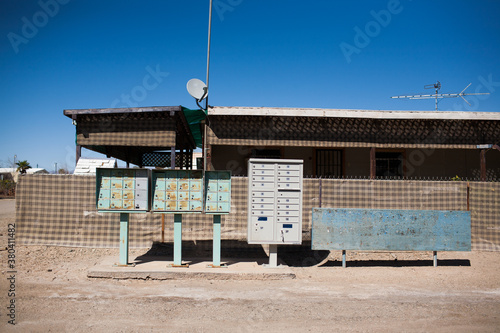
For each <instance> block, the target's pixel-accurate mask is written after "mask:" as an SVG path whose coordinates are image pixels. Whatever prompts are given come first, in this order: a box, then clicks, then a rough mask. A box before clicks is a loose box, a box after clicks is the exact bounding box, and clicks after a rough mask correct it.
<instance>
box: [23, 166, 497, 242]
mask: <svg viewBox="0 0 500 333" xmlns="http://www.w3.org/2000/svg"><path fill="white" fill-rule="evenodd" d="M231 201H232V202H231V203H232V205H231V213H230V214H229V215H223V217H222V239H224V240H243V241H244V240H246V234H247V178H246V177H233V179H232V193H231ZM499 203H500V183H493V182H469V183H467V182H455V181H449V182H444V181H408V180H339V179H317V178H314V179H304V190H303V230H304V234H303V240H305V241H307V240H310V230H311V218H312V215H311V214H312V213H311V212H312V208H313V207H323V208H329V207H331V208H373V209H423V210H428V209H432V210H467V208H468V207H469V208H470V210H471V216H472V249H473V250H488V251H500V205H499ZM212 219H213V217H212V216H211V215H205V214H184V215H183V239H184V240H210V239H212ZM16 221H17V232H18V233H17V240H18V243H19V244H24V245H56V246H75V247H118V246H119V214H118V213H99V212H97V211H96V209H95V177H94V176H73V175H25V176H23V177H20V179H19V183H18V185H17V191H16ZM163 235H164V236H163V239H162V218H161V215H160V214H153V213H141V214H130V246H131V247H149V246H151V243H152V242H153V241H158V242H160V241H165V242H171V241H173V215H172V214H166V215H165V223H164V233H163Z"/></svg>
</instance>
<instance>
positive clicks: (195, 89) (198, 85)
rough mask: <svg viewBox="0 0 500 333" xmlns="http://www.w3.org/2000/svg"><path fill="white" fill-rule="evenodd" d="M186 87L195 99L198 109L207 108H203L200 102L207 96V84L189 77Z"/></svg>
mask: <svg viewBox="0 0 500 333" xmlns="http://www.w3.org/2000/svg"><path fill="white" fill-rule="evenodd" d="M186 88H187V91H188V93H189V94H190V95H191V96H192V97H193V98H194V99H195V100H196V105H198V107H199V108H200V109H202V110H204V111H206V109H207V108H203V107H202V106H201V105H200V102H201V101H203V100H204V99H205V98H207V96H208V87H207V85H206V84H205V83H204V82H203V81H201V80H199V79H191V80H189V81H188V83H187V85H186ZM207 107H208V105H207Z"/></svg>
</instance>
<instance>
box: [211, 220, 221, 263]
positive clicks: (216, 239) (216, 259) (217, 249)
mask: <svg viewBox="0 0 500 333" xmlns="http://www.w3.org/2000/svg"><path fill="white" fill-rule="evenodd" d="M220 220H221V216H220V215H214V236H213V263H212V264H213V266H214V267H219V266H220V253H221V243H220V239H221V230H220Z"/></svg>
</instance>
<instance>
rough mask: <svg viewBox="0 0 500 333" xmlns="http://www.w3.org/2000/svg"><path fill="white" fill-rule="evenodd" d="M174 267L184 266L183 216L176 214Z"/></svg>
mask: <svg viewBox="0 0 500 333" xmlns="http://www.w3.org/2000/svg"><path fill="white" fill-rule="evenodd" d="M174 266H182V215H181V214H174Z"/></svg>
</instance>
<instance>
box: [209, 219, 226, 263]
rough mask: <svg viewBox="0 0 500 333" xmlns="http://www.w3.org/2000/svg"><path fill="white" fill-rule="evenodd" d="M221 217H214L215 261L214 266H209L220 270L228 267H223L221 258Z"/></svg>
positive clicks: (213, 254)
mask: <svg viewBox="0 0 500 333" xmlns="http://www.w3.org/2000/svg"><path fill="white" fill-rule="evenodd" d="M220 224H221V216H220V215H214V235H213V253H212V256H213V259H212V261H213V262H212V264H211V265H208V267H213V268H219V267H227V266H221V263H220V257H221V225H220Z"/></svg>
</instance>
